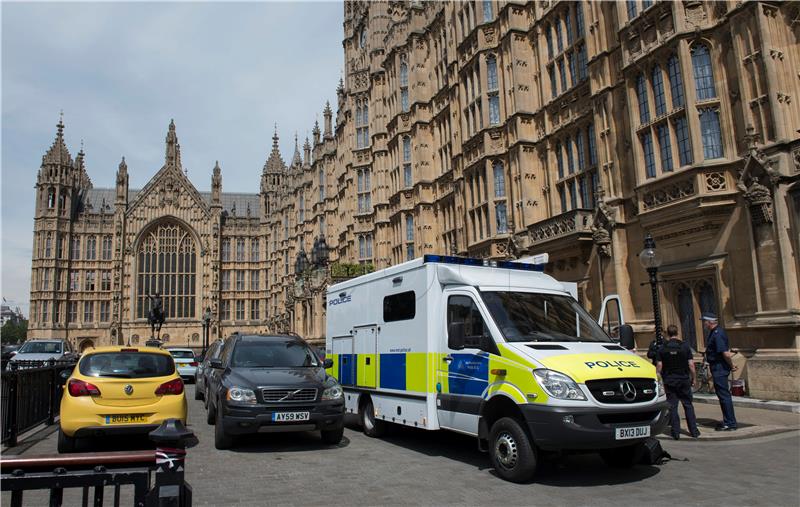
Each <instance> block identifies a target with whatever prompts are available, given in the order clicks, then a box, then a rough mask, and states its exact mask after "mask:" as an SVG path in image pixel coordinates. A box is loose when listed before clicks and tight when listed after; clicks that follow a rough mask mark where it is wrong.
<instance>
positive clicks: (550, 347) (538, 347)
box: [528, 343, 567, 350]
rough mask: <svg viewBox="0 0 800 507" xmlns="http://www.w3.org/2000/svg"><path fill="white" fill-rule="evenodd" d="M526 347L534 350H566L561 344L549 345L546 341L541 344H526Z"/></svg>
mask: <svg viewBox="0 0 800 507" xmlns="http://www.w3.org/2000/svg"><path fill="white" fill-rule="evenodd" d="M528 347H530V348H532V349H534V350H567V347H565V346H563V345H551V344H548V343H545V344H541V345H538V344H537V345H528Z"/></svg>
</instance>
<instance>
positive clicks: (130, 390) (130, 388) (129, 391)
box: [125, 384, 133, 396]
mask: <svg viewBox="0 0 800 507" xmlns="http://www.w3.org/2000/svg"><path fill="white" fill-rule="evenodd" d="M125 394H127V395H128V396H130V395H131V394H133V386H132V385H130V384H128V385H126V386H125Z"/></svg>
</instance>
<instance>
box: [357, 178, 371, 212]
mask: <svg viewBox="0 0 800 507" xmlns="http://www.w3.org/2000/svg"><path fill="white" fill-rule="evenodd" d="M356 179H357V187H356V193H357V194H358V212H359V213H369V212H370V211H372V197H371V195H372V194H371V191H372V186H371V183H370V171H369V169H359V170H358V171H357V176H356Z"/></svg>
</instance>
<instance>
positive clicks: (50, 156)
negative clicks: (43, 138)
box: [42, 111, 72, 167]
mask: <svg viewBox="0 0 800 507" xmlns="http://www.w3.org/2000/svg"><path fill="white" fill-rule="evenodd" d="M42 165H59V166H68V167H71V166H72V156H71V155H70V154H69V150H68V149H67V146H66V145H65V144H64V112H63V111H61V113H59V116H58V123H57V124H56V138H55V140H53V144H51V145H50V149H48V150H47V153H45V154H44V156H43V157H42Z"/></svg>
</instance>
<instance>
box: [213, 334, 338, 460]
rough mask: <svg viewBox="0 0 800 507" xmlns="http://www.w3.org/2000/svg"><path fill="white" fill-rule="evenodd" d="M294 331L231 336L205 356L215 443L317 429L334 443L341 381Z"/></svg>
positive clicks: (225, 445) (220, 446)
mask: <svg viewBox="0 0 800 507" xmlns="http://www.w3.org/2000/svg"><path fill="white" fill-rule="evenodd" d="M332 364H333V363H332V362H331V360H330V359H328V360H325V361H321V360H320V359H319V357H318V356H317V354H315V353H314V351H313V350H312V349H311V347H309V346H308V344H307V343H306V342H305V340H303V339H302V338H300V337H298V336H262V335H239V334H234V335H233V336H232V337H230V338H229V339H228V340H227V341H226V342H225V345H224V346H223V348H222V353H221V354H220V355H219V358H212V359H211V360H210V361H209V366H210V367H211V372H210V374H209V376H208V379H207V384H206V389H205V391H206V400H207V405H208V413H207V419H208V423H209V424H214V425H216V427H215V428H214V445H215V447H216V448H217V449H227V448H229V447H231V446H232V445H233V439H234V437H235V436H236V435H243V434H246V433H263V432H283V431H313V430H320V432H321V434H322V440H323V442H325V443H328V444H338V443H339V442H340V441H341V440H342V434H343V432H344V397H343V393H342V386H340V385H339V383H338V382H337V381H336V379H335V378H333V377H332V376H330V375H328V374H327V373H326V372H325V369H326V368H330V367H331V366H332Z"/></svg>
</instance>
